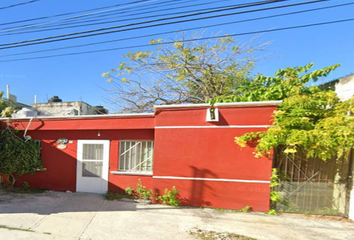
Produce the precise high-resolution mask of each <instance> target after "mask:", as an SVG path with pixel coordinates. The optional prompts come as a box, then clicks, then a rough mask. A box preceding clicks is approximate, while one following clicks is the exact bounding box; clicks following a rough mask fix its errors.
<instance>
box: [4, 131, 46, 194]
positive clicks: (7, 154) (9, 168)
mask: <svg viewBox="0 0 354 240" xmlns="http://www.w3.org/2000/svg"><path fill="white" fill-rule="evenodd" d="M14 132H15V133H14ZM40 149H41V148H40V147H39V146H38V145H37V144H36V143H35V142H34V141H32V140H28V141H24V140H23V139H22V138H20V137H19V136H18V135H17V134H16V131H13V130H11V129H10V128H5V129H4V130H1V131H0V176H1V175H3V176H6V177H5V179H6V180H8V182H9V185H10V187H12V186H13V185H14V184H15V181H16V178H15V175H14V174H15V173H16V174H18V175H23V174H34V173H35V172H36V171H37V170H40V169H42V168H43V160H42V158H41V157H40Z"/></svg>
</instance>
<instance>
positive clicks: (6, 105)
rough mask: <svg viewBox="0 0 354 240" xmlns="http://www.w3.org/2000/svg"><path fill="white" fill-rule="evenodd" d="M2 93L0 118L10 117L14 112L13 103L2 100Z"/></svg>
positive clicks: (1, 94)
mask: <svg viewBox="0 0 354 240" xmlns="http://www.w3.org/2000/svg"><path fill="white" fill-rule="evenodd" d="M3 95H4V92H0V116H1V117H11V114H12V113H13V112H14V111H15V108H14V105H13V103H12V102H11V101H10V100H8V99H3Z"/></svg>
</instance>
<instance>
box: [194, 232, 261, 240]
mask: <svg viewBox="0 0 354 240" xmlns="http://www.w3.org/2000/svg"><path fill="white" fill-rule="evenodd" d="M190 234H191V235H192V236H196V237H197V238H199V239H202V240H257V239H255V238H251V237H247V236H243V235H239V234H235V233H229V232H214V231H207V230H201V229H193V230H191V231H190Z"/></svg>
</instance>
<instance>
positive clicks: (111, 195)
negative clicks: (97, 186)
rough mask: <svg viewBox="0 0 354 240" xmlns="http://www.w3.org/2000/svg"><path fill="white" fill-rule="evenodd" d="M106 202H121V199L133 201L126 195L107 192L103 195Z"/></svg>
mask: <svg viewBox="0 0 354 240" xmlns="http://www.w3.org/2000/svg"><path fill="white" fill-rule="evenodd" d="M103 196H104V198H105V199H106V200H109V201H114V200H118V201H119V200H121V199H122V198H130V199H134V197H132V196H131V195H128V194H126V193H112V192H107V193H106V194H104V195H103Z"/></svg>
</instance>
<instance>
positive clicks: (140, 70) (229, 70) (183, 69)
mask: <svg viewBox="0 0 354 240" xmlns="http://www.w3.org/2000/svg"><path fill="white" fill-rule="evenodd" d="M252 43H253V41H252V40H251V41H249V42H247V43H240V42H236V41H235V39H233V38H231V37H228V36H226V37H224V38H221V39H219V40H215V41H214V42H209V41H207V42H193V41H185V40H184V39H183V38H182V39H180V40H176V41H174V43H173V44H170V42H168V41H165V40H163V39H156V40H155V39H154V40H151V41H150V44H151V45H152V46H156V49H155V51H137V52H129V53H128V54H126V55H123V56H124V57H125V58H127V62H122V63H120V64H119V66H118V67H117V68H114V69H111V70H110V71H108V72H105V73H103V74H102V77H105V78H107V80H108V81H109V82H111V83H112V87H113V88H112V89H111V90H107V91H108V93H109V94H111V96H112V97H113V98H112V99H111V101H112V102H114V103H115V104H116V105H118V107H119V108H120V110H121V111H122V112H146V111H152V110H153V105H158V104H181V103H204V102H206V101H208V100H211V99H213V98H216V97H219V96H223V95H230V94H231V93H232V92H233V91H234V89H235V88H237V87H238V86H239V85H240V84H241V83H242V82H244V81H248V80H250V79H251V77H250V76H251V70H252V69H253V67H254V64H255V61H256V57H255V54H254V52H255V51H257V50H262V49H263V48H264V46H265V45H266V44H261V45H256V46H252Z"/></svg>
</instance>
